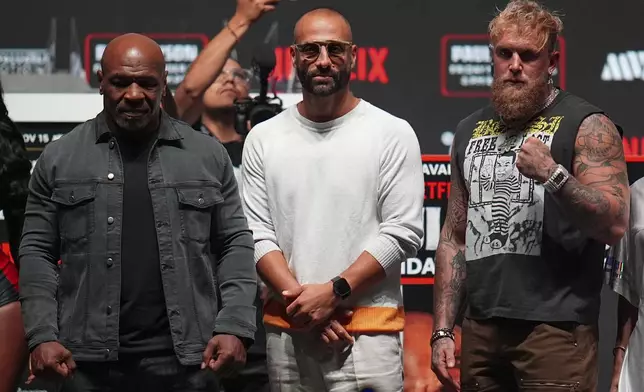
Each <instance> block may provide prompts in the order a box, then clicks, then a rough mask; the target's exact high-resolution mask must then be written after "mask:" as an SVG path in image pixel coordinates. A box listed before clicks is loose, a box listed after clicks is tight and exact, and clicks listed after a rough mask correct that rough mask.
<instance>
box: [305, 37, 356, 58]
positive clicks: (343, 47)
mask: <svg viewBox="0 0 644 392" xmlns="http://www.w3.org/2000/svg"><path fill="white" fill-rule="evenodd" d="M352 45H353V43H352V42H348V41H340V40H329V41H312V42H304V43H301V44H294V45H292V47H293V48H295V49H296V50H297V51H298V53H299V54H300V56H302V57H303V58H304V59H305V60H307V61H313V60H316V59H317V58H318V56H320V53H322V47H323V46H324V47H325V48H326V52H327V55H328V56H329V57H334V58H342V57H344V55H345V54H346V53H347V49H348V48H350V47H351V46H352Z"/></svg>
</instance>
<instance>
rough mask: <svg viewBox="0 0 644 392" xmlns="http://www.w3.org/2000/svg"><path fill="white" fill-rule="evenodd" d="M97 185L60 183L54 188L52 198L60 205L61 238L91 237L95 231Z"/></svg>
mask: <svg viewBox="0 0 644 392" xmlns="http://www.w3.org/2000/svg"><path fill="white" fill-rule="evenodd" d="M96 185H97V184H96V183H95V182H92V183H82V184H60V185H58V186H57V187H55V188H54V191H53V193H52V195H51V200H52V201H53V202H54V203H56V204H57V206H58V229H59V232H60V236H61V238H63V239H65V240H69V241H77V240H80V239H83V238H87V237H89V236H90V235H91V234H92V233H93V232H94V230H95V226H94V223H95V222H94V219H95V218H94V204H95V203H94V202H95V199H96Z"/></svg>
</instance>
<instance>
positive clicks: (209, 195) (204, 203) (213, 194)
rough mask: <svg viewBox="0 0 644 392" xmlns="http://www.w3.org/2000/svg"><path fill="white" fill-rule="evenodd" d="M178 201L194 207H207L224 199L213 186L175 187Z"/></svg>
mask: <svg viewBox="0 0 644 392" xmlns="http://www.w3.org/2000/svg"><path fill="white" fill-rule="evenodd" d="M177 196H178V197H179V203H181V204H187V205H190V206H193V207H196V208H209V207H212V206H214V205H215V204H217V203H221V202H222V201H224V197H223V196H222V195H221V191H220V190H219V189H218V188H215V187H207V188H177Z"/></svg>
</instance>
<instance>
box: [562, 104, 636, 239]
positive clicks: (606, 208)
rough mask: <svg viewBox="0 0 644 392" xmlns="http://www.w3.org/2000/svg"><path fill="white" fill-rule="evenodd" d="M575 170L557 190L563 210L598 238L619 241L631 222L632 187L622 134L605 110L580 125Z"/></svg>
mask: <svg viewBox="0 0 644 392" xmlns="http://www.w3.org/2000/svg"><path fill="white" fill-rule="evenodd" d="M572 174H573V176H574V177H571V178H570V179H568V181H567V182H566V184H565V185H564V186H563V188H562V189H561V190H560V192H558V193H557V194H556V198H557V201H558V202H559V203H560V204H561V205H562V206H563V207H564V208H563V210H564V211H566V212H567V213H568V214H569V216H570V217H571V218H572V219H573V221H574V222H576V223H577V227H579V228H580V229H582V230H586V231H587V233H588V234H589V235H590V236H591V237H593V238H595V239H596V240H599V241H602V242H603V243H606V244H614V243H616V242H617V241H619V240H620V239H621V238H622V236H623V235H624V232H625V231H626V228H627V226H628V216H629V209H630V208H629V206H630V189H629V186H628V174H627V170H626V161H625V159H624V148H623V145H622V138H621V136H620V135H619V132H618V131H617V128H616V127H615V125H614V124H613V123H612V122H611V121H610V120H609V119H608V118H607V117H606V116H604V115H603V114H593V115H591V116H589V117H588V118H586V119H585V120H584V121H583V122H582V124H581V126H580V127H579V133H578V134H577V141H576V143H575V158H574V162H573V173H572Z"/></svg>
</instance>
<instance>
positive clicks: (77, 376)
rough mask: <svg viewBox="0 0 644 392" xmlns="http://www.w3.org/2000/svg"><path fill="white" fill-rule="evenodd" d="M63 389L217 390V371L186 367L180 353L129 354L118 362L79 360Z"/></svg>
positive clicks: (130, 391)
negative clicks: (167, 354)
mask: <svg viewBox="0 0 644 392" xmlns="http://www.w3.org/2000/svg"><path fill="white" fill-rule="evenodd" d="M76 365H77V368H76V372H75V373H74V375H73V377H72V378H70V379H67V380H65V382H64V383H63V387H62V389H61V392H142V391H153V392H164V391H167V392H202V391H203V392H216V391H218V390H219V389H218V382H217V377H216V376H215V374H214V373H213V372H212V371H211V370H208V369H205V370H201V369H200V367H199V366H183V365H181V364H180V363H179V360H178V359H177V357H176V356H174V355H171V356H158V357H138V358H137V357H128V358H122V359H120V360H119V361H118V362H77V363H76Z"/></svg>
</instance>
